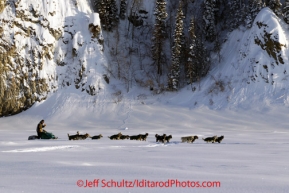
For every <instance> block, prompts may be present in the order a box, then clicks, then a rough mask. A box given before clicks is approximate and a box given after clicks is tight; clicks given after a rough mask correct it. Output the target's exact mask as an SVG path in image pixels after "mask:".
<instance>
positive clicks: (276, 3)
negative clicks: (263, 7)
mask: <svg viewBox="0 0 289 193" xmlns="http://www.w3.org/2000/svg"><path fill="white" fill-rule="evenodd" d="M268 7H269V8H270V9H271V10H272V11H273V12H274V13H275V14H276V15H277V16H281V15H282V11H281V8H282V4H281V2H280V0H269V1H268Z"/></svg>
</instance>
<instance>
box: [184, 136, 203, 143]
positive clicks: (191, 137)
mask: <svg viewBox="0 0 289 193" xmlns="http://www.w3.org/2000/svg"><path fill="white" fill-rule="evenodd" d="M196 139H199V137H198V136H196V135H195V136H186V137H181V140H182V143H183V142H187V143H193V142H194V141H195V140H196Z"/></svg>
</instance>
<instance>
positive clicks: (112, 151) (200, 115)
mask: <svg viewBox="0 0 289 193" xmlns="http://www.w3.org/2000/svg"><path fill="white" fill-rule="evenodd" d="M76 94H77V93H73V94H72V93H70V94H69V93H68V92H63V93H58V97H56V96H57V95H54V96H53V97H50V98H48V99H47V100H46V101H44V102H42V103H39V104H37V105H35V106H33V107H32V108H31V109H29V110H27V111H26V112H24V113H21V114H20V115H16V116H13V117H6V118H1V119H0V125H1V129H0V147H1V149H0V163H1V164H0V173H1V180H0V191H1V192H5V193H9V192H12V193H18V192H47V193H50V192H138V193H140V192H158V193H159V192H166V193H167V192H222V193H231V192H237V193H238V192H240V193H241V192H242V193H243V192H268V193H269V192H287V191H288V188H289V185H288V179H289V168H288V158H289V151H288V147H289V142H288V137H289V130H288V126H289V124H288V122H287V116H288V113H289V110H288V109H287V108H286V107H273V106H272V107H270V108H268V109H267V110H266V111H256V110H246V111H243V110H239V111H232V110H210V109H208V108H205V107H202V108H194V109H189V108H187V107H185V106H181V105H170V104H167V105H163V104H159V103H157V102H154V100H153V99H147V100H146V101H147V103H146V104H145V103H144V101H142V102H140V101H137V100H128V99H123V100H122V101H121V102H120V103H118V104H116V103H113V102H107V101H106V100H102V101H99V102H98V103H97V104H95V107H93V108H92V107H90V106H88V105H87V104H86V101H87V99H86V98H85V97H83V98H81V97H77V96H80V95H76ZM163 98H166V97H165V96H163ZM167 98H168V97H167ZM41 119H45V122H46V124H47V126H46V127H45V129H46V130H47V131H49V132H52V133H53V134H55V135H56V136H57V137H58V139H57V140H29V141H28V140H27V138H28V136H30V135H35V134H36V132H35V127H36V125H37V123H38V122H39V121H40V120H41ZM77 131H79V133H80V134H85V133H89V134H90V135H91V136H94V135H99V134H102V135H103V138H101V139H99V140H91V139H90V138H88V139H86V140H78V141H69V140H68V136H67V133H69V134H70V135H71V134H76V132H77ZM119 132H121V133H122V134H123V135H137V134H145V133H148V134H149V135H148V138H147V140H146V141H134V140H128V139H125V140H110V139H109V138H108V136H111V135H113V134H117V133H119ZM164 133H165V134H167V135H172V139H171V140H170V142H169V143H165V144H163V143H161V142H156V141H155V134H159V135H162V134H164ZM189 135H197V136H198V137H199V139H196V140H195V142H194V143H182V142H181V137H183V136H189ZM214 135H218V136H221V135H224V139H223V141H222V142H221V143H206V142H204V141H203V140H202V138H206V137H211V136H214ZM188 181H189V182H188ZM198 184H199V185H200V186H202V185H203V186H210V187H197V186H199V185H198ZM85 186H87V187H85ZM116 186H119V187H116ZM160 186H168V187H160ZM191 186H195V187H191ZM211 186H212V187H211Z"/></svg>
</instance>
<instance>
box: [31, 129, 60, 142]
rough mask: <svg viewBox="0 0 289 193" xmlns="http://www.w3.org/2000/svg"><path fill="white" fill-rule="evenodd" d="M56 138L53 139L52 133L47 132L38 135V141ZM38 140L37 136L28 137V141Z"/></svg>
mask: <svg viewBox="0 0 289 193" xmlns="http://www.w3.org/2000/svg"><path fill="white" fill-rule="evenodd" d="M57 138H58V137H55V135H54V134H53V133H49V132H47V131H44V132H42V133H41V135H40V139H57ZM35 139H39V138H38V136H37V135H31V136H29V137H28V140H35Z"/></svg>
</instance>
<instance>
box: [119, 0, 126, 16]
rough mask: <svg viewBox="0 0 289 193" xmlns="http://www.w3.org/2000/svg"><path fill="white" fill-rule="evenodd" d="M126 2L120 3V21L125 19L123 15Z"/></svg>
mask: <svg viewBox="0 0 289 193" xmlns="http://www.w3.org/2000/svg"><path fill="white" fill-rule="evenodd" d="M126 1H127V0H121V2H120V11H119V17H120V19H125V13H126V4H127V2H126Z"/></svg>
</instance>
